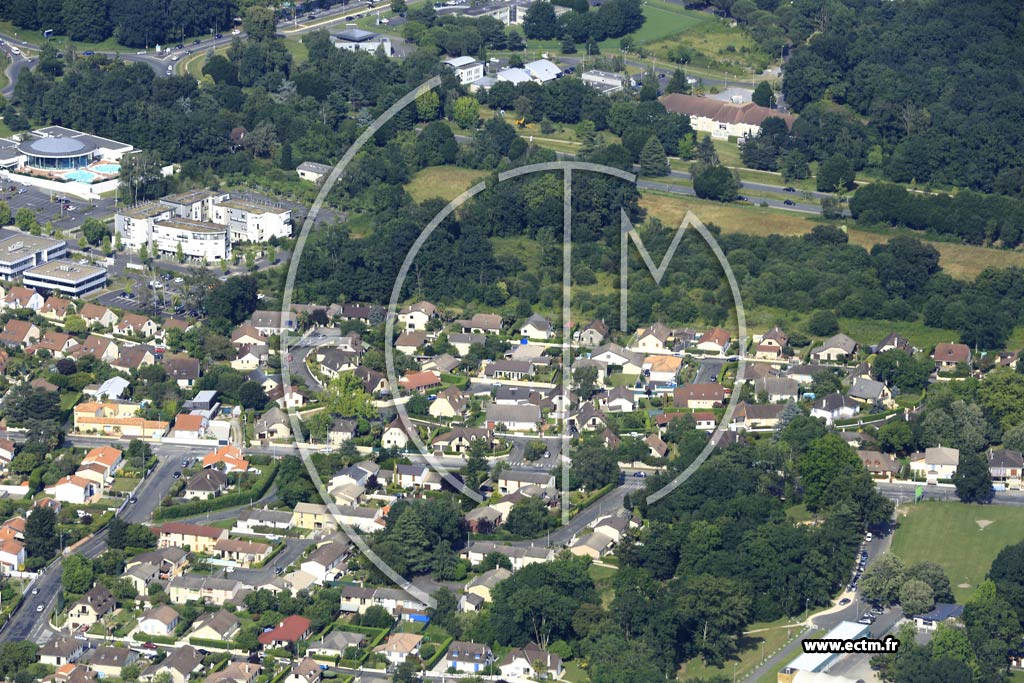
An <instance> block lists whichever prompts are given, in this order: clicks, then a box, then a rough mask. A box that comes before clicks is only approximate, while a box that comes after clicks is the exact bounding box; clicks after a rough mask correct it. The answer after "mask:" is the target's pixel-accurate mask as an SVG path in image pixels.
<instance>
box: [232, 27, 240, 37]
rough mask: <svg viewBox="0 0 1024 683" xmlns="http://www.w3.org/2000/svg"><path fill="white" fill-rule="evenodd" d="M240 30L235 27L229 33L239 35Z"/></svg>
mask: <svg viewBox="0 0 1024 683" xmlns="http://www.w3.org/2000/svg"><path fill="white" fill-rule="evenodd" d="M241 32H242V31H241V30H240V29H237V28H236V29H233V30H232V31H231V35H233V36H237V35H239V34H240V33H241Z"/></svg>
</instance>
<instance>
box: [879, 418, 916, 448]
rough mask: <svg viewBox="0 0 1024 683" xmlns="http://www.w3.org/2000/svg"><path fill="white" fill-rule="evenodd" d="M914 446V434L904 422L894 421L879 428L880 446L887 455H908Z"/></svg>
mask: <svg viewBox="0 0 1024 683" xmlns="http://www.w3.org/2000/svg"><path fill="white" fill-rule="evenodd" d="M913 444H914V432H913V430H912V429H911V428H910V425H909V424H908V423H907V422H905V421H903V420H892V421H890V422H886V423H885V424H884V425H882V426H881V427H879V428H878V445H879V447H880V448H881V449H882V451H883V452H885V453H906V452H907V451H909V450H910V448H911V447H912V446H913Z"/></svg>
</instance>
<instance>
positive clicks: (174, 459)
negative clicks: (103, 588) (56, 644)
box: [0, 453, 183, 643]
mask: <svg viewBox="0 0 1024 683" xmlns="http://www.w3.org/2000/svg"><path fill="white" fill-rule="evenodd" d="M181 457H183V456H182V455H180V454H177V455H172V454H171V453H167V454H165V455H163V456H161V457H160V462H159V464H158V465H157V466H156V468H155V470H154V471H153V473H152V474H151V475H150V476H149V477H148V478H147V479H146V481H145V483H144V484H143V485H142V488H141V489H140V490H139V492H138V494H137V496H138V499H139V502H137V503H134V504H131V505H129V506H128V507H127V508H126V509H125V512H124V514H123V515H122V519H124V520H125V521H126V522H129V523H132V524H135V523H139V522H143V521H145V520H147V519H149V516H150V515H152V514H153V510H154V509H155V508H156V506H157V505H158V504H159V503H160V501H161V500H162V499H163V497H164V495H165V494H166V493H167V490H168V489H169V488H170V486H171V482H173V481H174V475H173V473H174V472H175V470H176V469H177V467H178V466H179V465H180V462H179V460H180V458H181ZM106 549H107V532H106V530H105V529H104V530H103V531H101V532H99V533H98V534H96V535H95V536H94V537H93V538H91V539H89V541H87V542H86V543H84V544H82V545H81V546H79V547H78V548H76V552H80V553H82V554H83V555H85V556H86V557H89V558H93V557H96V556H97V555H99V554H100V553H102V552H103V551H104V550H106ZM61 566H62V560H61V559H58V560H56V561H55V562H54V563H53V564H51V565H50V567H49V568H48V569H47V570H46V571H45V572H44V573H43V574H42V575H41V576H40V577H39V578H38V579H37V580H36V583H35V585H34V588H36V589H38V591H39V592H38V594H37V595H32V594H29V595H27V596H25V600H24V601H23V602H22V604H21V606H20V607H19V609H18V610H17V611H16V612H15V613H14V614H13V615H12V617H11V619H10V620H9V621H8V622H7V625H6V626H5V627H4V628H3V630H2V631H0V642H5V641H17V640H32V641H33V642H36V643H43V642H46V641H48V640H49V639H50V638H51V637H52V634H53V630H52V629H51V628H50V627H49V625H48V624H47V619H46V617H47V616H48V615H49V614H50V613H51V612H52V611H53V609H54V607H55V604H56V601H57V592H58V591H59V589H60V573H61ZM40 605H42V606H43V610H42V611H38V607H39V606H40Z"/></svg>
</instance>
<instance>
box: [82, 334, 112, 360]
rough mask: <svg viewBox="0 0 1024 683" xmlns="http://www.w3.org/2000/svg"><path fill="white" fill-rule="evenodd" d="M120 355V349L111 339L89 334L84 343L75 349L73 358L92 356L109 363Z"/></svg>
mask: <svg viewBox="0 0 1024 683" xmlns="http://www.w3.org/2000/svg"><path fill="white" fill-rule="evenodd" d="M120 354H121V350H120V348H118V346H117V344H116V343H115V342H114V340H113V339H108V338H107V337H100V336H99V335H95V334H90V335H89V336H88V337H86V338H85V341H84V342H82V343H81V344H80V345H78V346H76V347H75V352H74V354H73V355H74V357H75V358H81V357H83V356H92V357H93V358H95V359H96V360H101V361H103V362H105V363H109V362H111V361H113V360H115V359H116V358H117V357H118V356H119V355H120Z"/></svg>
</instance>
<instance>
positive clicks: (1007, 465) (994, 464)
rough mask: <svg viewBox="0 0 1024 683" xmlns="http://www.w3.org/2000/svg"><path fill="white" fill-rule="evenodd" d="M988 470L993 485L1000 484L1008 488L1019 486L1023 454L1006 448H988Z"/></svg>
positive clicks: (1022, 469)
mask: <svg viewBox="0 0 1024 683" xmlns="http://www.w3.org/2000/svg"><path fill="white" fill-rule="evenodd" d="M987 458H988V471H989V474H991V475H992V483H993V484H994V485H998V484H1001V485H1003V486H1005V487H1006V488H1008V489H1019V488H1020V487H1021V471H1024V455H1022V454H1021V452H1020V451H1012V450H1010V449H1007V448H1000V449H998V450H992V449H989V452H988V454H987Z"/></svg>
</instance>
